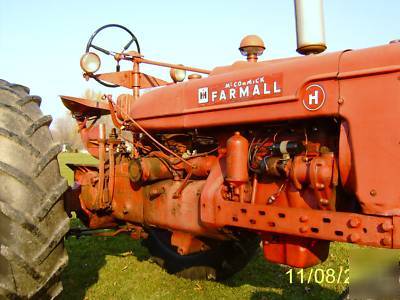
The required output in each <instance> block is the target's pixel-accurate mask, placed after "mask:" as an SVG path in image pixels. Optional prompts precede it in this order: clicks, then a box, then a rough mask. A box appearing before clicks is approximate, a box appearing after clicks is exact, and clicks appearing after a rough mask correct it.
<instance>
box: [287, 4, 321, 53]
mask: <svg viewBox="0 0 400 300" xmlns="http://www.w3.org/2000/svg"><path fill="white" fill-rule="evenodd" d="M294 6H295V13H296V34H297V50H296V51H297V52H298V53H300V54H303V55H309V54H318V53H321V52H323V51H325V49H326V43H325V29H324V12H323V2H322V0H294Z"/></svg>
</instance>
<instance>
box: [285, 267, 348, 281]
mask: <svg viewBox="0 0 400 300" xmlns="http://www.w3.org/2000/svg"><path fill="white" fill-rule="evenodd" d="M285 274H286V275H288V277H289V283H290V284H292V283H295V282H299V283H301V284H303V283H308V284H309V283H318V284H323V283H327V284H339V283H344V284H349V268H344V267H343V266H339V269H338V270H335V269H332V268H328V269H321V268H316V269H311V270H307V271H306V272H305V271H304V269H299V270H295V269H290V270H289V271H287V272H286V273H285Z"/></svg>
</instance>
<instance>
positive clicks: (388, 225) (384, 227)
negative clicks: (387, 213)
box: [381, 222, 393, 232]
mask: <svg viewBox="0 0 400 300" xmlns="http://www.w3.org/2000/svg"><path fill="white" fill-rule="evenodd" d="M381 226H382V230H383V231H385V232H388V231H390V230H392V229H393V225H392V224H391V223H390V222H385V223H382V225H381Z"/></svg>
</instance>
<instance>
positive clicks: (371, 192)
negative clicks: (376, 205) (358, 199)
mask: <svg viewBox="0 0 400 300" xmlns="http://www.w3.org/2000/svg"><path fill="white" fill-rule="evenodd" d="M369 194H370V195H371V196H372V197H375V196H376V194H377V192H376V190H374V189H372V190H371V191H370V192H369Z"/></svg>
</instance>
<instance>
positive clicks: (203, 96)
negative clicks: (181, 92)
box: [197, 87, 208, 104]
mask: <svg viewBox="0 0 400 300" xmlns="http://www.w3.org/2000/svg"><path fill="white" fill-rule="evenodd" d="M197 99H198V102H199V104H204V103H208V87H204V88H200V89H198V96H197Z"/></svg>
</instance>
